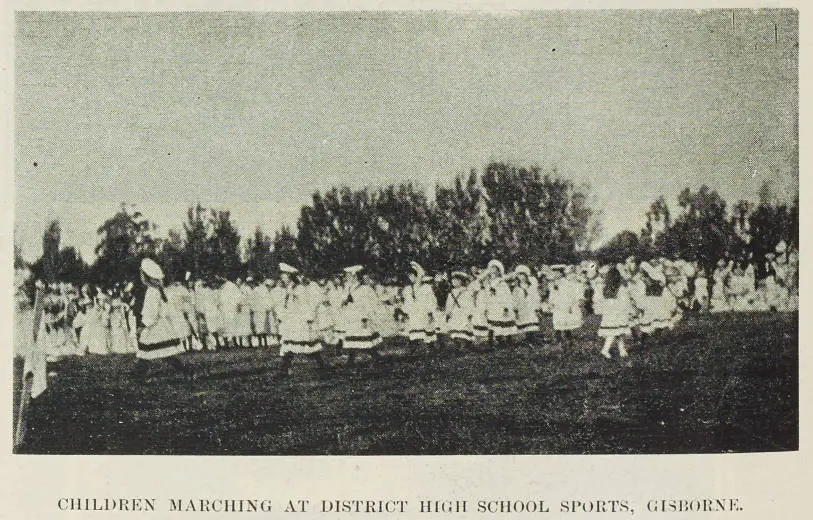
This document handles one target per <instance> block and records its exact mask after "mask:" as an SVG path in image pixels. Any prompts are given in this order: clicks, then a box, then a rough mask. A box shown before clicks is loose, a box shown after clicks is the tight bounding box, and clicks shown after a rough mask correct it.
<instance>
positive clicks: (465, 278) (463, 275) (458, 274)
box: [452, 271, 471, 282]
mask: <svg viewBox="0 0 813 520" xmlns="http://www.w3.org/2000/svg"><path fill="white" fill-rule="evenodd" d="M452 278H459V279H460V280H463V281H464V282H469V281H471V276H469V275H468V274H466V273H464V272H463V271H453V272H452Z"/></svg>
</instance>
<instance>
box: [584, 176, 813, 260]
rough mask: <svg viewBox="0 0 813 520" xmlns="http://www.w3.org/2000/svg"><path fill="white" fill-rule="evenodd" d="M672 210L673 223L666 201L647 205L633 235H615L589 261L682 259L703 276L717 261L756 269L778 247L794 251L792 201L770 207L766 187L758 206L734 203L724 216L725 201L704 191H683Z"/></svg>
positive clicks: (795, 213) (795, 208)
mask: <svg viewBox="0 0 813 520" xmlns="http://www.w3.org/2000/svg"><path fill="white" fill-rule="evenodd" d="M678 206H679V207H680V211H679V212H678V214H677V215H676V216H675V217H674V218H673V214H672V212H671V211H670V210H669V206H668V205H667V203H666V200H665V199H664V197H659V198H658V199H656V200H655V201H654V202H653V203H652V204H651V205H650V209H649V211H648V212H647V214H646V218H647V221H646V225H645V227H644V228H643V229H642V230H641V231H640V232H639V233H637V234H636V233H633V232H632V231H623V232H621V233H619V234H618V235H616V236H615V237H613V238H612V239H611V240H610V241H608V242H607V243H606V244H605V245H604V246H602V247H601V248H599V249H598V250H597V251H595V253H594V256H595V257H596V259H598V260H599V261H601V262H618V261H622V260H623V259H624V258H626V257H627V256H629V255H636V256H638V257H639V258H651V257H654V256H663V257H667V258H684V259H688V260H696V261H698V262H699V263H700V265H701V266H703V267H704V268H705V269H706V270H707V271H710V270H712V269H713V267H714V266H715V265H716V264H717V262H718V261H719V260H720V259H733V260H736V261H755V262H757V266H758V267H759V268H760V269H762V268H763V267H764V262H763V260H764V259H765V255H766V254H767V253H769V252H771V251H774V250H775V248H776V246H777V244H778V243H779V242H780V241H785V242H786V244H787V245H788V246H789V247H791V248H794V249H798V247H799V200H798V198H797V199H795V200H794V201H793V202H792V203H791V204H787V203H780V202H774V201H772V197H771V193H770V190H769V189H768V185H767V184H766V185H763V187H762V188H761V189H760V193H759V203H758V204H756V205H754V204H752V203H750V202H748V201H739V202H737V204H735V205H734V207H733V208H732V211H731V212H730V213H729V211H728V209H727V206H726V202H725V200H723V198H722V197H721V196H720V195H719V194H718V193H717V192H716V191H714V190H712V189H711V188H709V187H708V186H701V187H700V188H699V189H698V190H697V191H692V190H690V189H689V188H686V189H684V190H683V191H682V192H681V193H680V194H679V196H678ZM758 274H761V271H760V272H759V273H758Z"/></svg>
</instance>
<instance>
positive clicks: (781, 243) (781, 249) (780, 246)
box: [776, 240, 788, 254]
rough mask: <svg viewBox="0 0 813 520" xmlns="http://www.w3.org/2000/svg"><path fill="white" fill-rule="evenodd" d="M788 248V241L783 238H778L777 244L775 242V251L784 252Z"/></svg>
mask: <svg viewBox="0 0 813 520" xmlns="http://www.w3.org/2000/svg"><path fill="white" fill-rule="evenodd" d="M787 249H788V243H787V242H785V241H784V240H780V241H779V243H778V244H776V252H777V253H780V254H781V253H784V252H785V251H787Z"/></svg>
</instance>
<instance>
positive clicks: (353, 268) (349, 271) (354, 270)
mask: <svg viewBox="0 0 813 520" xmlns="http://www.w3.org/2000/svg"><path fill="white" fill-rule="evenodd" d="M362 269H364V266H362V265H351V266H349V267H345V268H344V272H345V273H347V274H356V273H358V272H359V271H361V270H362Z"/></svg>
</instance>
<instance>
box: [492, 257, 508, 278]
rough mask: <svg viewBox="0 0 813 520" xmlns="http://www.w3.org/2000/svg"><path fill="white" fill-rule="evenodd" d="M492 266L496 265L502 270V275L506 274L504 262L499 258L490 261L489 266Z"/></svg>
mask: <svg viewBox="0 0 813 520" xmlns="http://www.w3.org/2000/svg"><path fill="white" fill-rule="evenodd" d="M492 267H496V268H497V269H498V270H499V271H500V276H502V275H504V274H505V266H504V265H502V262H500V261H499V260H497V259H493V260H491V261H490V262H489V263H488V268H489V269H491V268H492Z"/></svg>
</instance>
